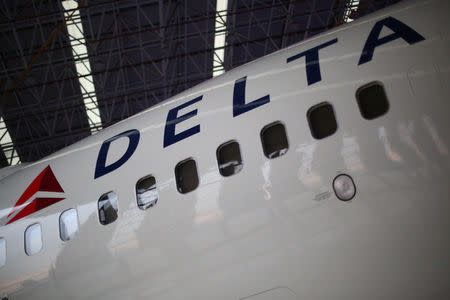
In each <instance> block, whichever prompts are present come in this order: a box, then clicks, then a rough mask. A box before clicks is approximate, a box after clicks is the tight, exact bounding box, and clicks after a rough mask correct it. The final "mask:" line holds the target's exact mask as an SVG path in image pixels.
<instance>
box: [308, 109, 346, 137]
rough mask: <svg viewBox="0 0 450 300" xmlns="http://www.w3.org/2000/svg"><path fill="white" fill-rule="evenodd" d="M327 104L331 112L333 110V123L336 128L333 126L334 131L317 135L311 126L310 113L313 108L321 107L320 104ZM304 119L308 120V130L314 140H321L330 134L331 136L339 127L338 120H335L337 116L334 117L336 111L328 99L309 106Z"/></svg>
mask: <svg viewBox="0 0 450 300" xmlns="http://www.w3.org/2000/svg"><path fill="white" fill-rule="evenodd" d="M327 105H329V106H330V107H331V110H332V112H333V117H334V123H335V124H336V128H335V129H334V131H333V132H332V133H331V134H329V135H326V136H323V137H317V136H316V135H315V132H314V131H313V126H312V122H311V113H312V112H313V111H314V110H315V109H318V108H320V107H322V106H327ZM306 119H307V120H308V126H309V131H310V132H311V136H312V137H313V138H314V139H315V140H323V139H326V138H328V137H330V136H333V135H334V134H335V133H336V132H337V131H338V129H339V124H338V121H337V118H336V111H335V110H334V106H333V104H331V103H330V102H328V101H323V102H320V103H318V104H316V105H313V106H311V107H310V108H309V109H308V111H307V112H306Z"/></svg>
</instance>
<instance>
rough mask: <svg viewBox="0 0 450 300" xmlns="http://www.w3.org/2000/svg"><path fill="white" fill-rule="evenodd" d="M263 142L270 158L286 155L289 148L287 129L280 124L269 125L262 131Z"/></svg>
mask: <svg viewBox="0 0 450 300" xmlns="http://www.w3.org/2000/svg"><path fill="white" fill-rule="evenodd" d="M261 142H262V146H263V150H264V154H265V155H266V156H267V157H268V158H275V157H278V156H281V155H284V154H285V153H286V152H287V150H288V148H289V144H288V140H287V136H286V129H285V128H284V126H283V124H281V123H280V122H275V123H272V124H269V125H267V126H266V127H264V128H263V129H262V130H261Z"/></svg>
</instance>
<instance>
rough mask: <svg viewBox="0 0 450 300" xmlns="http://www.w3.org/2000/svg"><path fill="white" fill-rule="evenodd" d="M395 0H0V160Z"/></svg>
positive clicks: (50, 144) (56, 141) (51, 145)
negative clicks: (0, 1) (0, 0)
mask: <svg viewBox="0 0 450 300" xmlns="http://www.w3.org/2000/svg"><path fill="white" fill-rule="evenodd" d="M398 1H399V0H365V1H364V0H361V1H356V0H217V1H216V0H195V1H194V0H185V1H182V0H79V1H77V2H76V1H74V0H63V1H61V0H42V1H30V0H16V1H2V3H1V4H0V45H1V48H0V93H1V100H0V168H1V167H6V166H9V165H14V164H18V163H21V162H31V161H35V160H38V159H40V158H42V157H44V156H46V155H49V154H51V153H53V152H55V151H57V150H59V149H61V148H63V147H65V146H68V145H70V144H72V143H74V142H76V141H78V140H80V139H82V138H84V137H86V136H89V135H91V134H95V132H97V131H98V130H100V129H102V128H105V127H108V126H110V125H112V124H114V123H116V122H118V121H120V120H122V119H125V118H127V117H129V116H131V115H133V114H135V113H137V112H140V111H142V110H144V109H146V108H148V107H150V106H152V105H155V104H156V103H158V102H161V101H163V100H165V99H167V98H169V97H171V96H172V95H175V94H178V93H180V92H181V91H183V90H185V89H187V88H190V87H192V86H194V85H196V84H198V83H200V82H202V81H204V80H207V79H209V78H211V77H213V76H217V75H220V74H221V73H223V72H224V71H228V70H231V69H233V68H235V67H237V66H240V65H242V64H245V63H247V62H249V61H252V60H254V59H256V58H259V57H261V56H264V55H267V54H269V53H272V52H274V51H277V50H279V49H281V48H284V47H287V46H289V45H292V44H294V43H297V42H299V41H302V40H304V39H307V38H309V37H311V36H313V35H315V34H318V33H320V32H323V31H326V30H328V29H330V28H333V27H335V26H339V24H342V23H344V22H349V21H352V20H353V19H356V18H358V17H360V16H362V15H365V14H368V13H371V12H373V11H375V10H377V9H380V8H383V7H385V6H388V5H391V4H393V3H395V2H398Z"/></svg>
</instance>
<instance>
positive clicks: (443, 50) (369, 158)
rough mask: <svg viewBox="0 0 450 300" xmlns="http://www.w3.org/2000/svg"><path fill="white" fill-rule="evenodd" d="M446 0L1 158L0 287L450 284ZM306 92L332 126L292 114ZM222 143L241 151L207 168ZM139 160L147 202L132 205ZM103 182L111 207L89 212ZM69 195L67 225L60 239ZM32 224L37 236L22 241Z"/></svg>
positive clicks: (355, 293) (188, 294) (220, 294)
mask: <svg viewBox="0 0 450 300" xmlns="http://www.w3.org/2000/svg"><path fill="white" fill-rule="evenodd" d="M449 11H450V2H449V1H447V0H435V1H434V0H433V1H404V2H402V3H400V4H398V5H394V6H391V7H390V8H389V9H386V10H381V11H378V12H376V13H374V14H372V15H370V16H368V17H365V18H361V19H360V20H357V21H355V22H353V23H351V24H346V25H343V26H340V27H338V28H336V29H334V30H331V31H329V32H327V33H325V34H322V35H320V36H316V37H314V38H312V39H309V40H307V41H304V42H302V43H299V44H295V45H293V46H291V47H289V48H286V49H283V50H281V51H278V52H276V53H273V54H271V55H268V56H266V57H263V58H261V59H258V60H257V61H254V62H252V63H249V64H246V65H245V66H242V67H239V68H236V69H234V70H232V71H230V72H227V73H225V74H223V75H222V76H219V77H217V78H214V79H211V80H209V81H207V82H205V83H202V84H200V85H198V86H196V87H194V88H192V89H189V90H187V91H185V92H183V93H181V94H180V95H178V96H175V97H173V98H171V99H169V100H167V101H165V102H162V103H161V104H159V105H157V106H155V107H153V108H150V109H148V110H146V111H144V112H142V113H140V114H138V115H135V116H133V117H131V118H129V119H127V120H125V121H122V122H120V123H118V124H116V125H114V126H111V127H109V128H107V129H105V130H103V131H101V132H99V133H97V134H95V135H93V136H90V137H88V138H86V139H84V140H82V141H80V142H78V143H76V144H74V145H72V146H69V147H67V148H65V149H63V150H61V151H58V152H57V153H55V154H53V155H51V156H49V157H46V158H44V159H42V160H40V161H37V162H35V163H31V164H28V165H25V166H23V167H19V168H16V171H15V172H10V171H8V172H9V173H10V174H8V175H7V176H6V175H5V176H4V177H3V178H2V179H1V180H0V201H1V202H0V238H2V239H3V241H4V242H5V243H4V244H6V260H5V263H4V265H3V266H2V267H1V268H0V298H1V297H6V298H7V299H9V300H18V299H109V300H112V299H154V300H156V299H158V300H159V299H236V300H237V299H250V300H261V299H289V300H290V299H302V300H304V299H322V300H324V299H333V300H336V299H346V300H348V299H377V300H378V299H449V297H450V218H449V216H450V187H449V182H450V159H449V146H450V135H449V129H450V126H449V125H450V122H449V112H450V109H449V102H448V100H449V95H450V93H449V92H450V80H449V79H450V73H449V72H450V59H449V53H450V31H449V30H450V21H449V18H448V13H449ZM377 30H378V33H377ZM380 30H381V31H380ZM319 46H320V47H319ZM311 49H313V50H311ZM314 49H315V50H314ZM363 49H364V50H363ZM308 51H309V52H308ZM314 54H318V55H317V59H318V60H317V59H314ZM308 55H309V58H308V57H307V56H308ZM307 59H310V61H309V64H307V65H305V61H306V60H307ZM288 61H289V62H288ZM318 67H320V68H318ZM318 69H319V70H318ZM318 75H319V76H318ZM374 82H376V83H378V84H379V85H380V86H382V87H383V88H384V91H385V93H386V97H387V99H388V103H389V109H388V110H387V112H386V113H385V114H382V115H381V116H379V117H376V118H373V119H370V120H368V119H366V118H364V117H363V116H362V115H361V112H360V109H359V106H358V102H357V100H356V92H357V91H358V89H360V88H361V87H364V86H367V84H369V85H370V84H372V83H374ZM267 95H268V97H266V96H267ZM242 96H243V97H244V99H245V101H244V102H243V101H242ZM199 97H200V98H199ZM193 100H196V101H193ZM323 102H327V103H329V104H331V105H332V108H333V111H334V115H335V118H336V123H337V130H336V132H334V133H333V134H331V135H330V136H327V137H325V138H323V139H316V138H314V137H313V136H312V133H311V130H310V124H309V122H308V116H307V112H308V110H309V109H310V108H311V107H315V106H316V105H317V104H320V103H323ZM186 114H187V115H188V117H185V118H182V116H183V115H186ZM274 122H279V123H281V124H283V125H284V127H285V130H286V135H287V141H288V144H289V148H288V150H287V151H286V152H285V153H284V155H281V156H279V157H276V158H273V159H269V158H267V157H266V156H265V155H264V151H263V148H262V144H261V130H262V129H263V128H264V127H265V126H267V125H268V124H272V123H274ZM120 134H122V135H121V136H119V137H116V136H117V135H120ZM114 137H116V138H114ZM228 141H236V142H238V143H239V147H240V153H241V157H242V162H243V165H242V170H240V172H238V173H237V174H234V175H232V176H227V177H224V176H222V175H221V174H220V172H219V169H218V163H217V149H218V147H219V146H220V145H222V144H224V143H226V142H228ZM188 158H192V159H194V160H195V163H196V167H197V172H198V178H199V185H198V187H197V188H196V189H195V190H193V191H191V192H188V193H180V192H179V191H178V189H177V183H176V180H175V173H174V170H175V166H177V164H178V163H179V162H182V161H184V160H186V159H188ZM102 159H103V161H102ZM339 174H347V175H349V176H351V178H352V179H353V182H354V184H355V186H356V195H355V196H354V198H353V199H352V200H351V201H341V200H339V199H338V197H337V196H336V194H335V192H334V190H333V186H332V184H333V180H334V178H335V177H336V176H337V175H339ZM147 175H152V176H154V178H155V180H156V187H157V192H158V202H157V203H156V204H155V205H153V206H152V207H150V208H149V209H147V210H141V209H139V208H138V206H137V202H136V183H137V182H138V180H139V179H141V178H143V177H145V176H147ZM0 177H2V176H0ZM110 191H114V192H115V193H116V194H117V195H118V217H117V220H115V221H114V222H112V223H110V224H108V225H102V224H100V222H99V212H98V200H99V198H100V196H101V195H103V194H105V193H107V192H110ZM42 199H44V200H42ZM71 208H74V209H76V211H77V216H78V217H77V218H78V224H79V231H78V233H77V234H76V235H75V237H74V238H72V239H71V240H69V241H62V240H61V238H60V229H59V218H60V215H61V213H62V212H64V211H66V210H68V209H71ZM36 223H37V224H40V226H41V229H42V249H40V250H39V252H38V253H36V254H33V255H27V254H26V253H25V250H24V235H25V234H24V233H25V230H26V228H27V227H28V226H30V225H33V224H36ZM1 254H2V251H1V249H0V255H1ZM3 258H4V256H3ZM0 262H1V258H0Z"/></svg>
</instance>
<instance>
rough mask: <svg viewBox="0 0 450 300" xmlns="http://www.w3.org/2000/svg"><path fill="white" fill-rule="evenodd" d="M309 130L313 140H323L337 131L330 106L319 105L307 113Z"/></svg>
mask: <svg viewBox="0 0 450 300" xmlns="http://www.w3.org/2000/svg"><path fill="white" fill-rule="evenodd" d="M307 117H308V123H309V129H310V130H311V134H312V136H313V137H314V138H315V139H318V140H320V139H323V138H326V137H327V136H330V135H332V134H333V133H335V132H336V130H337V123H336V117H335V116H334V110H333V107H332V106H331V104H329V103H327V102H323V103H320V104H318V105H316V106H313V107H311V108H310V109H309V110H308V113H307Z"/></svg>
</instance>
